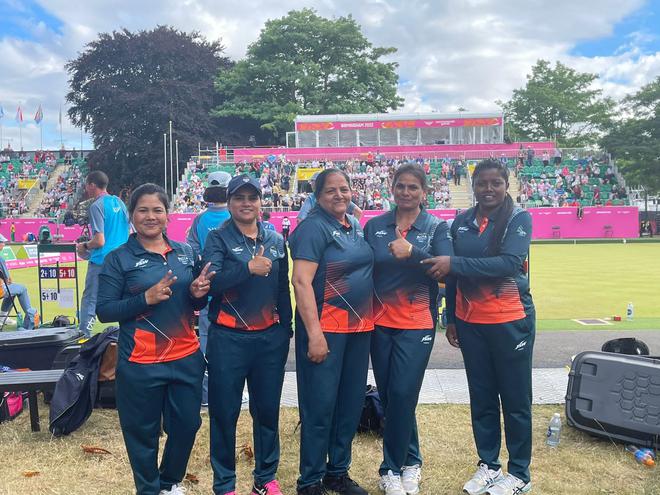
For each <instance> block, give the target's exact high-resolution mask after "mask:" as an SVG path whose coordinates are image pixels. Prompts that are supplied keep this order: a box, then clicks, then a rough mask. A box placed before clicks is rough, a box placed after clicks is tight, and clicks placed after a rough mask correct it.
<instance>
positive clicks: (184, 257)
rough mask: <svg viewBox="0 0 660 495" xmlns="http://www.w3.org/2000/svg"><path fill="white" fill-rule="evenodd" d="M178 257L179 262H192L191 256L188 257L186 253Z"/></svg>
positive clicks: (185, 263)
mask: <svg viewBox="0 0 660 495" xmlns="http://www.w3.org/2000/svg"><path fill="white" fill-rule="evenodd" d="M178 259H179V263H181V264H182V265H188V264H190V258H188V256H186V255H185V254H184V255H183V256H178Z"/></svg>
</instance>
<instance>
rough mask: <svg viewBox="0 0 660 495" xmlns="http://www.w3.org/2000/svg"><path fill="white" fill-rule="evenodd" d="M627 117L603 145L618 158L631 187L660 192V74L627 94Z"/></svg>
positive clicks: (614, 127) (624, 106)
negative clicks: (637, 89) (638, 186)
mask: <svg viewBox="0 0 660 495" xmlns="http://www.w3.org/2000/svg"><path fill="white" fill-rule="evenodd" d="M621 107H622V108H621V110H622V114H623V115H628V116H630V117H629V118H624V119H623V120H621V121H620V122H617V123H616V124H614V125H613V126H612V128H611V129H610V131H609V133H608V134H607V135H606V136H604V137H603V138H602V139H601V142H600V144H601V146H602V147H603V148H605V149H606V150H608V151H609V152H610V153H612V155H613V156H614V158H615V159H616V160H617V165H618V167H619V170H620V171H621V172H622V173H623V175H624V177H625V179H626V182H627V183H628V185H629V186H636V185H642V186H644V187H645V188H646V189H647V190H648V191H649V192H651V193H656V192H659V191H660V76H659V77H657V78H656V79H655V80H654V81H652V82H651V83H649V84H647V85H646V86H643V87H642V88H641V89H640V90H639V91H638V92H637V93H635V94H633V95H630V96H628V97H626V98H625V99H624V100H623V102H622V105H621Z"/></svg>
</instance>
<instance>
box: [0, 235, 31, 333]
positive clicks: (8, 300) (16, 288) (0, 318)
mask: <svg viewBox="0 0 660 495" xmlns="http://www.w3.org/2000/svg"><path fill="white" fill-rule="evenodd" d="M5 242H7V238H6V237H5V236H4V235H2V234H0V251H2V250H3V249H4V248H5ZM0 272H2V273H1V274H0V276H1V277H2V278H3V279H4V281H5V282H0V294H1V296H2V305H1V307H0V323H3V324H4V323H13V322H11V320H9V319H8V318H7V314H8V313H9V309H10V308H11V307H12V298H13V297H18V302H19V304H20V305H21V308H23V311H24V312H25V319H24V320H23V328H25V329H26V330H30V329H32V328H34V326H35V320H36V315H37V310H36V309H34V308H33V307H32V304H30V295H29V294H28V291H27V287H25V286H24V285H22V284H17V283H15V282H12V280H11V276H10V275H9V269H8V268H7V264H6V263H5V259H4V258H3V257H2V256H0ZM5 283H6V285H5ZM7 289H9V292H7ZM10 294H11V297H10Z"/></svg>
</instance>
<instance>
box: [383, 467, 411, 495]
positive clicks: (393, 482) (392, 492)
mask: <svg viewBox="0 0 660 495" xmlns="http://www.w3.org/2000/svg"><path fill="white" fill-rule="evenodd" d="M378 488H380V489H381V491H383V492H385V495H406V491H405V490H404V489H403V485H402V484H401V476H399V475H398V474H394V473H393V472H392V470H391V469H390V470H389V471H388V472H387V474H383V475H382V476H381V477H380V481H379V482H378Z"/></svg>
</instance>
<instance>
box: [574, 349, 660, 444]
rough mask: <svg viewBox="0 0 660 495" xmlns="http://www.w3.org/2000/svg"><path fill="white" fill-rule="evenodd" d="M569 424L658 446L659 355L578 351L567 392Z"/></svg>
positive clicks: (616, 437) (629, 441)
mask: <svg viewBox="0 0 660 495" xmlns="http://www.w3.org/2000/svg"><path fill="white" fill-rule="evenodd" d="M566 418H567V421H568V424H569V425H570V426H573V427H575V428H577V429H578V430H581V431H584V432H586V433H589V434H592V435H596V436H600V437H605V438H609V439H611V440H614V441H619V442H625V443H632V444H634V445H637V446H639V447H649V448H654V447H660V359H659V358H650V357H642V356H630V355H625V354H614V353H609V352H592V351H587V352H582V353H580V354H578V355H577V356H576V357H575V359H574V360H573V365H572V366H571V371H570V374H569V378H568V389H567V392H566Z"/></svg>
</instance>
